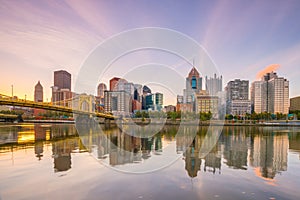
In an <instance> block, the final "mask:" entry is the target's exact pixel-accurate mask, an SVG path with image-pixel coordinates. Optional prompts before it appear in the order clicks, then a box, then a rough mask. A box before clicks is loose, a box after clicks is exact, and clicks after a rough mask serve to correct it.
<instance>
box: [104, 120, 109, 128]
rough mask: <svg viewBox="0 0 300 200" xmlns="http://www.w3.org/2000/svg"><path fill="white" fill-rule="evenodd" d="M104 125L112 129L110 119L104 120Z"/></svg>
mask: <svg viewBox="0 0 300 200" xmlns="http://www.w3.org/2000/svg"><path fill="white" fill-rule="evenodd" d="M104 125H105V128H109V127H110V119H104Z"/></svg>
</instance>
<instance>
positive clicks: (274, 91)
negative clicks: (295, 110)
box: [251, 72, 290, 114]
mask: <svg viewBox="0 0 300 200" xmlns="http://www.w3.org/2000/svg"><path fill="white" fill-rule="evenodd" d="M251 103H252V109H253V111H255V112H256V113H261V112H265V111H266V112H270V113H283V114H288V112H289V105H290V102H289V81H288V80H287V79H285V78H283V77H278V75H277V73H276V72H270V73H267V74H265V75H264V76H263V77H262V79H261V80H260V81H255V82H253V83H252V87H251Z"/></svg>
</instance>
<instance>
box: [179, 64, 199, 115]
mask: <svg viewBox="0 0 300 200" xmlns="http://www.w3.org/2000/svg"><path fill="white" fill-rule="evenodd" d="M201 90H202V78H201V77H200V74H199V72H198V70H197V69H196V68H195V67H193V68H192V69H191V71H190V73H189V74H188V76H187V77H186V86H185V89H184V90H183V96H181V95H178V96H177V105H176V109H177V110H178V111H179V110H180V111H184V112H192V111H196V105H195V104H196V94H199V93H200V91H201Z"/></svg>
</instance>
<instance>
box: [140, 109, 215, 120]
mask: <svg viewBox="0 0 300 200" xmlns="http://www.w3.org/2000/svg"><path fill="white" fill-rule="evenodd" d="M134 117H135V118H142V119H145V118H167V119H171V120H176V119H200V120H201V121H206V120H210V119H211V118H212V113H211V112H208V113H205V112H200V113H195V112H181V111H175V112H166V113H165V112H159V111H149V112H147V111H137V112H135V114H134Z"/></svg>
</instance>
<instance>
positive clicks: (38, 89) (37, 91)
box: [34, 81, 43, 102]
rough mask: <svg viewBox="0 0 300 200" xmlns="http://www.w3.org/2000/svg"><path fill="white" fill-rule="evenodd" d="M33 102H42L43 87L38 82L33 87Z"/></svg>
mask: <svg viewBox="0 0 300 200" xmlns="http://www.w3.org/2000/svg"><path fill="white" fill-rule="evenodd" d="M34 101H35V102H43V86H42V85H41V83H40V81H38V83H37V84H36V85H35V87H34Z"/></svg>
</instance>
